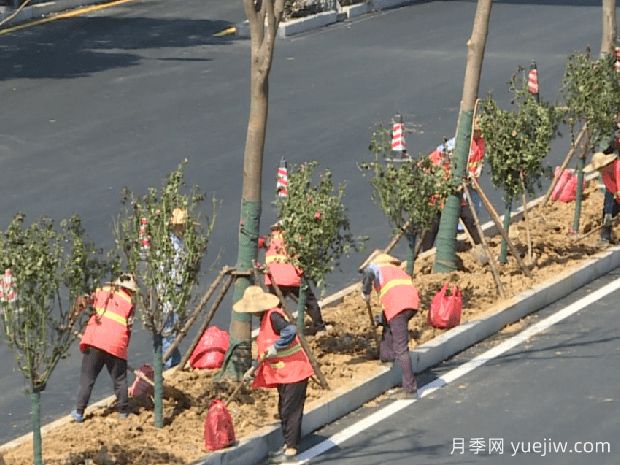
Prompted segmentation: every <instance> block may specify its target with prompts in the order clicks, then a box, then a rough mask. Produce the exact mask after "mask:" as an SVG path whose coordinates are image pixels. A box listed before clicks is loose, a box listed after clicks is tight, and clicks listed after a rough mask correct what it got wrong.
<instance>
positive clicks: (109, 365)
mask: <svg viewBox="0 0 620 465" xmlns="http://www.w3.org/2000/svg"><path fill="white" fill-rule="evenodd" d="M104 366H105V367H106V369H107V370H108V373H109V374H110V376H111V377H112V381H113V382H114V393H115V394H116V401H117V403H118V410H119V412H122V413H125V412H127V410H128V395H127V360H123V359H122V358H118V357H115V356H114V355H111V354H108V353H107V352H105V351H103V350H101V349H98V348H96V347H92V346H89V347H88V348H87V349H86V352H84V356H83V357H82V371H81V373H80V390H79V391H78V396H77V405H76V410H77V411H78V413H81V414H83V413H84V410H86V406H87V405H88V401H89V400H90V393H91V392H92V390H93V386H94V385H95V381H96V380H97V376H99V373H101V370H102V369H103V367H104Z"/></svg>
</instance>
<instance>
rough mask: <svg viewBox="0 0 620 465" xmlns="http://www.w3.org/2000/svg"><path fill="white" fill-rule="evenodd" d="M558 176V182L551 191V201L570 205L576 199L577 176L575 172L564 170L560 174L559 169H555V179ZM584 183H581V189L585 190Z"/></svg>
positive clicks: (557, 167)
mask: <svg viewBox="0 0 620 465" xmlns="http://www.w3.org/2000/svg"><path fill="white" fill-rule="evenodd" d="M558 176H559V178H560V179H559V180H558V182H557V184H556V185H555V187H554V188H553V191H552V192H551V199H552V200H554V201H560V202H564V203H570V202H572V201H574V200H575V199H576V198H577V175H576V174H575V170H572V169H566V170H564V171H562V172H561V173H560V167H559V166H556V168H555V177H556V178H557V177H558ZM585 187H586V182H585V180H584V182H583V188H584V189H585Z"/></svg>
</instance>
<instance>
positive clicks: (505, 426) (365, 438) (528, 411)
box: [303, 271, 620, 465]
mask: <svg viewBox="0 0 620 465" xmlns="http://www.w3.org/2000/svg"><path fill="white" fill-rule="evenodd" d="M618 279H620V272H618V271H616V272H614V273H611V274H609V275H607V276H605V277H603V278H601V279H599V280H597V281H596V282H594V283H592V284H591V285H589V286H587V288H586V289H583V290H580V291H577V292H575V293H573V294H572V295H570V296H568V297H567V298H565V299H562V301H561V302H558V303H556V304H554V305H552V306H550V307H549V308H547V309H544V310H542V311H541V312H540V316H541V318H542V317H545V316H547V315H549V314H551V313H554V312H555V311H558V310H559V309H561V308H562V307H563V306H566V305H568V304H571V303H573V302H574V301H576V300H577V299H579V298H581V297H582V296H584V295H587V294H588V293H590V292H591V291H592V290H594V289H598V288H600V287H602V286H603V285H605V284H607V283H609V282H611V281H613V280H618ZM618 299H620V291H618V290H616V291H615V292H613V293H611V294H608V295H607V296H606V297H604V298H603V299H601V300H599V301H597V302H595V303H593V304H591V305H589V306H587V307H586V308H584V309H582V310H581V311H579V312H577V313H576V314H574V315H572V316H570V317H568V318H567V319H565V320H563V321H561V322H559V323H557V324H556V325H554V326H552V327H551V328H549V329H548V330H547V331H544V332H542V333H540V334H538V335H537V336H534V337H532V338H530V339H528V340H527V341H526V342H525V343H523V344H521V345H518V346H516V347H515V348H513V349H511V350H510V351H508V352H506V353H504V354H503V355H501V356H499V357H498V358H495V359H492V360H489V361H488V362H487V363H486V364H484V365H482V366H481V367H479V368H477V369H475V370H473V371H471V372H470V373H468V374H466V375H465V376H463V377H461V378H458V379H456V380H455V381H454V382H453V383H450V384H448V385H447V386H445V387H444V388H442V389H439V390H438V391H435V392H434V393H432V394H430V395H429V396H427V397H424V398H422V399H421V400H419V401H418V402H415V403H414V404H412V405H410V406H408V407H405V408H404V409H402V410H400V411H399V412H398V413H395V414H394V415H392V416H390V417H388V418H386V419H384V420H383V421H381V422H379V423H377V424H376V425H375V426H373V427H371V428H369V429H366V430H364V431H363V432H360V433H359V434H358V435H356V436H355V437H354V438H352V439H350V440H348V441H346V442H344V443H342V444H340V445H339V446H338V447H336V448H334V449H332V450H330V451H329V452H327V453H326V454H324V455H320V456H317V457H316V458H314V459H312V460H310V462H308V463H311V464H324V465H329V464H338V465H379V464H385V463H390V464H393V465H431V464H432V465H448V464H453V465H457V464H458V465H464V464H472V465H473V464H476V465H477V464H493V465H538V464H540V465H544V464H553V465H583V464H586V463H587V464H589V465H616V464H617V463H618V458H619V457H620V435H619V434H618V433H619V432H620V420H619V418H620V398H619V397H618V395H619V391H618V385H619V384H620V338H619V336H618V333H619V331H620V323H619V322H618V318H617V311H618V305H617V302H618ZM537 319H538V318H536V317H535V318H530V320H532V322H535V321H536V320H537ZM513 335H514V333H513V334H504V335H502V336H501V337H495V338H494V340H493V341H485V342H483V343H481V344H479V345H478V346H476V347H473V348H471V349H469V350H467V351H465V352H464V353H462V354H459V355H458V356H457V357H455V358H454V359H451V360H450V361H448V362H447V363H445V364H443V365H442V366H440V367H437V368H435V369H433V370H430V371H429V372H425V373H424V374H423V375H422V376H421V377H420V378H421V379H424V380H425V382H428V381H430V380H432V379H434V378H436V377H439V376H442V375H443V374H445V373H446V372H448V371H449V370H452V369H453V368H455V367H457V366H459V365H460V364H462V363H464V362H466V361H468V360H470V359H472V358H473V357H474V356H476V355H479V354H480V353H482V352H484V351H486V350H488V349H489V348H490V347H493V346H495V345H496V344H497V343H499V342H500V341H501V340H503V339H504V338H506V337H508V336H513ZM388 404H389V401H384V403H383V404H382V405H381V406H387V405H388ZM371 412H372V410H369V409H368V410H366V412H365V413H364V412H357V413H356V414H354V415H351V416H350V417H351V418H345V419H342V420H340V421H339V422H338V423H339V425H338V426H337V427H336V426H333V425H332V426H330V427H328V428H326V429H325V430H324V431H319V432H317V433H315V434H314V435H312V436H311V437H309V438H307V439H306V440H305V442H306V444H305V445H304V447H303V449H305V448H306V447H307V446H308V445H314V444H316V443H318V442H320V441H321V440H322V439H325V438H327V437H330V436H332V435H333V434H334V433H335V432H337V431H340V430H342V429H343V427H347V426H350V424H352V423H354V422H355V421H358V420H360V419H361V418H364V417H365V415H366V414H368V413H371ZM536 442H539V443H540V444H539V445H537V446H536V445H535V443H536ZM491 444H493V446H491ZM500 444H502V445H503V447H502V449H501V450H500V449H499V447H500V446H499V445H500ZM490 447H493V449H490ZM476 450H477V453H476ZM585 452H590V453H585Z"/></svg>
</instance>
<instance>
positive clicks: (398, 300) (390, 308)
mask: <svg viewBox="0 0 620 465" xmlns="http://www.w3.org/2000/svg"><path fill="white" fill-rule="evenodd" d="M379 272H380V274H381V282H380V283H379V284H377V281H376V280H375V290H376V291H377V292H378V293H379V299H380V300H381V306H382V307H383V311H384V313H385V317H386V318H387V321H388V323H389V322H390V321H392V318H394V317H395V316H396V315H398V314H399V313H400V312H402V311H404V310H408V309H412V310H417V309H418V307H419V306H420V296H419V295H418V290H417V289H416V288H415V286H414V285H413V281H412V280H411V276H409V275H408V274H407V273H405V272H404V271H403V270H402V269H401V268H399V267H398V266H395V265H380V266H379Z"/></svg>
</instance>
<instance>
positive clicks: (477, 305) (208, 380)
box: [4, 187, 617, 465]
mask: <svg viewBox="0 0 620 465" xmlns="http://www.w3.org/2000/svg"><path fill="white" fill-rule="evenodd" d="M602 203H603V195H602V193H601V192H600V191H598V190H596V189H594V188H593V187H590V188H588V189H587V191H586V194H585V199H584V204H583V206H582V215H581V231H582V232H583V233H585V232H588V231H589V230H591V229H592V228H594V227H596V226H597V225H598V224H599V223H600V218H601V210H602ZM574 208H575V204H574V203H571V204H561V203H550V204H548V205H547V206H546V207H545V208H544V210H543V211H540V210H538V209H537V208H535V209H534V210H533V211H531V213H530V223H531V236H532V240H533V252H534V256H535V260H534V263H535V264H534V265H533V266H532V268H531V270H532V274H533V276H534V279H533V280H529V279H527V278H525V277H524V276H523V274H522V273H521V271H520V270H519V268H518V266H517V264H516V261H515V260H514V258H512V257H510V256H509V262H508V264H506V265H503V266H501V269H500V273H501V279H502V283H503V285H504V288H505V291H506V295H507V297H506V300H510V299H511V298H512V296H514V295H516V294H518V293H520V292H521V291H523V290H525V289H527V288H530V287H532V286H533V285H535V284H537V283H542V282H544V281H547V280H549V279H550V278H552V277H553V278H557V277H558V276H560V275H562V274H565V273H568V272H570V269H571V268H573V267H575V266H576V265H578V264H579V263H580V262H582V261H584V260H586V259H588V258H589V256H591V255H592V254H594V253H595V252H597V251H598V250H599V249H598V248H596V246H595V243H596V242H597V240H598V237H599V235H598V233H594V234H592V235H591V236H590V237H588V238H587V239H585V240H584V241H583V242H580V243H575V241H574V240H572V239H570V238H569V237H568V234H567V233H568V231H569V228H570V226H571V224H572V218H573V212H574ZM616 230H617V228H616ZM510 236H511V238H512V240H513V241H514V243H515V245H516V247H517V248H518V249H519V250H520V251H522V255H525V251H526V250H527V245H526V244H527V242H526V228H525V222H524V221H520V222H518V223H516V224H513V225H511V227H510ZM489 243H490V245H491V247H492V249H493V251H494V254H495V256H496V257H497V256H498V255H499V249H500V243H501V238H500V236H496V237H492V238H490V239H489ZM459 249H461V250H462V251H461V252H459V256H460V258H461V259H462V270H461V271H458V272H452V273H448V274H431V268H432V264H433V257H432V256H426V257H421V258H420V259H418V260H417V261H416V263H415V269H416V273H415V277H414V282H415V284H416V286H417V288H418V290H419V292H420V296H421V308H420V310H419V311H418V313H417V314H416V316H415V317H414V318H413V319H412V320H411V321H410V322H409V331H410V334H411V345H410V347H411V349H413V348H415V347H416V346H417V345H419V344H423V343H425V342H426V341H428V340H430V339H432V338H433V337H435V336H437V335H439V334H441V333H442V332H443V331H442V330H439V329H434V328H432V327H430V326H428V325H427V322H426V321H427V312H428V308H429V304H430V300H431V299H432V297H433V296H434V295H435V293H436V292H437V291H438V290H439V289H440V288H441V287H442V285H443V284H444V283H445V282H446V281H449V282H453V283H456V284H458V285H459V287H460V288H461V290H462V293H463V318H462V321H467V320H471V319H477V318H480V317H481V316H482V315H483V314H484V313H487V312H491V311H493V309H495V308H497V307H498V306H500V305H503V304H506V300H500V299H499V298H498V297H497V293H496V286H495V283H494V281H493V276H492V274H491V271H490V268H489V267H488V266H487V267H482V266H480V265H479V264H478V263H477V262H476V261H475V260H474V258H473V256H472V255H471V254H470V252H471V250H470V247H469V245H468V244H463V243H460V244H459ZM379 308H380V307H379V302H378V300H377V298H376V295H375V293H373V309H374V311H375V313H376V314H378V312H379ZM323 315H324V318H325V319H326V321H327V323H328V324H329V325H331V329H330V330H329V332H328V334H325V333H321V334H320V335H319V336H314V337H313V336H309V337H308V341H309V343H310V345H311V346H312V349H313V351H314V353H315V355H316V356H317V358H318V360H319V363H320V364H321V370H322V371H323V373H324V375H325V376H326V378H327V380H328V382H329V384H330V386H332V387H334V386H338V387H339V388H341V387H346V386H347V385H348V384H353V382H360V381H361V380H364V379H366V378H368V377H369V375H370V374H372V373H374V372H375V371H376V370H377V369H378V366H379V365H378V362H377V361H376V360H375V359H374V358H373V357H374V356H375V355H376V353H375V350H376V349H375V342H374V336H373V333H372V328H371V327H370V324H369V321H368V316H367V314H366V308H365V305H364V302H363V301H362V300H361V299H360V297H359V295H358V293H353V294H351V295H349V296H347V297H345V299H344V302H343V303H342V304H340V305H338V306H335V307H329V308H326V309H324V311H323ZM214 373H215V371H211V370H190V371H185V372H182V371H176V370H171V371H170V372H168V373H166V384H167V385H168V386H172V387H173V388H176V390H178V392H180V393H183V395H177V396H176V397H177V399H176V400H175V399H168V400H165V407H164V408H165V411H164V415H165V426H164V428H162V429H157V428H155V427H153V412H152V409H151V407H152V406H151V405H150V400H148V399H147V400H146V401H142V402H138V401H136V400H132V414H131V415H130V417H129V419H128V420H120V419H118V418H117V415H116V413H115V411H114V410H113V409H112V408H111V407H107V408H96V409H89V410H87V412H86V413H87V414H86V421H85V422H84V423H83V424H74V423H69V424H65V425H63V426H59V427H58V428H56V429H54V430H53V431H50V432H48V433H47V434H44V436H43V454H44V461H45V463H46V464H47V465H78V464H84V463H85V462H86V461H87V459H91V460H92V462H90V463H93V464H95V465H129V464H141V465H155V464H187V463H191V462H193V461H195V460H197V459H199V458H200V457H202V456H205V455H206V454H207V453H208V451H205V449H204V441H203V430H204V419H205V415H206V411H207V408H208V406H209V402H210V400H211V399H213V398H215V397H217V398H220V399H226V398H227V397H228V395H229V394H230V393H231V392H232V391H233V390H234V388H235V387H236V384H234V383H227V382H217V381H214V380H213V379H212V377H213V374H214ZM100 382H101V381H100ZM178 392H177V394H178ZM333 395H334V394H333V393H331V392H329V391H324V390H322V389H321V388H320V387H319V386H318V384H317V383H316V382H315V381H311V382H310V384H309V388H308V400H307V402H306V411H308V410H310V409H312V407H313V404H315V403H317V402H324V401H325V400H326V399H328V398H330V396H333ZM43 408H45V405H44V404H43ZM229 410H230V411H231V413H232V415H233V419H234V423H235V432H236V434H237V439H241V438H243V437H244V436H247V435H249V434H251V433H254V432H256V431H257V430H258V429H260V428H262V427H264V426H267V425H273V424H275V423H277V422H278V418H277V392H276V390H275V389H269V390H256V391H253V390H251V389H249V387H247V386H246V387H244V388H243V389H242V390H241V391H240V393H239V395H238V397H237V401H236V402H233V403H231V404H230V406H229ZM4 461H5V462H6V465H29V464H31V463H32V445H31V442H30V441H28V442H26V443H23V444H22V445H20V446H18V447H15V448H13V449H11V450H9V451H7V452H5V454H4Z"/></svg>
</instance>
